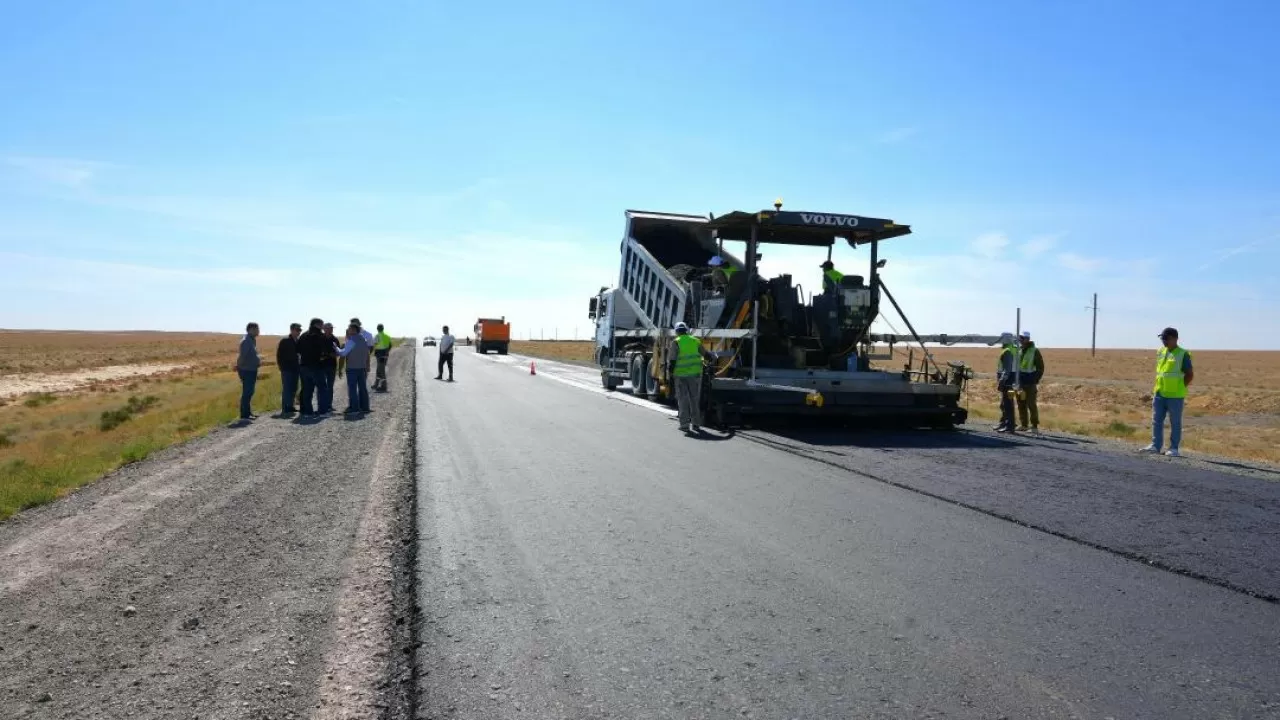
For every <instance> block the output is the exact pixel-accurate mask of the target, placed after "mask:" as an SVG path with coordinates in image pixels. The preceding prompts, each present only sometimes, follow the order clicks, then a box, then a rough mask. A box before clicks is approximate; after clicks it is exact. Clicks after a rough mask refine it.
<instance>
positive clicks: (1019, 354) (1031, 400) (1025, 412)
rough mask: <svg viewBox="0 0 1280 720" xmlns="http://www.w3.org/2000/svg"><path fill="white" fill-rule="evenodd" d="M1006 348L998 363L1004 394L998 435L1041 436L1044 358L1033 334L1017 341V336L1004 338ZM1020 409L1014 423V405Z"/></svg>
mask: <svg viewBox="0 0 1280 720" xmlns="http://www.w3.org/2000/svg"><path fill="white" fill-rule="evenodd" d="M1000 342H1001V344H1002V345H1003V346H1004V347H1003V348H1001V350H1000V358H999V359H998V360H997V361H996V389H997V390H998V391H999V392H1000V423H999V424H998V425H996V427H995V431H996V432H1007V433H1011V432H1017V431H1019V430H1021V431H1023V432H1027V431H1030V432H1033V433H1037V432H1040V407H1039V405H1038V404H1037V403H1036V395H1037V390H1038V388H1039V386H1040V378H1042V377H1044V356H1043V355H1041V354H1040V350H1039V349H1038V348H1037V347H1036V344H1035V343H1034V342H1032V341H1031V333H1030V332H1029V331H1027V330H1023V331H1022V333H1021V334H1020V335H1019V336H1018V338H1017V339H1016V340H1015V339H1014V337H1013V333H1004V334H1003V335H1001V336H1000ZM1015 402H1016V404H1017V407H1018V417H1017V422H1016V423H1015V422H1014V416H1013V410H1014V404H1015Z"/></svg>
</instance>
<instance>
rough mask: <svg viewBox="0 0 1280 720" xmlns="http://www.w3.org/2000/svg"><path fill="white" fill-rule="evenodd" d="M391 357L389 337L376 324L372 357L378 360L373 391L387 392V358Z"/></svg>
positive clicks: (380, 326)
mask: <svg viewBox="0 0 1280 720" xmlns="http://www.w3.org/2000/svg"><path fill="white" fill-rule="evenodd" d="M390 355H391V336H390V335H388V334H387V333H386V332H384V331H383V328H382V323H378V334H377V335H376V336H375V337H374V339H373V356H374V357H375V358H377V360H378V371H377V374H376V375H375V376H374V379H373V389H374V390H381V391H383V392H386V390H387V358H388V357H389V356H390Z"/></svg>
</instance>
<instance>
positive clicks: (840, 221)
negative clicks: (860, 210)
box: [800, 213, 858, 227]
mask: <svg viewBox="0 0 1280 720" xmlns="http://www.w3.org/2000/svg"><path fill="white" fill-rule="evenodd" d="M800 220H801V222H803V223H804V224H805V225H834V226H835V227H857V226H858V218H856V217H852V216H849V215H815V214H813V213H800Z"/></svg>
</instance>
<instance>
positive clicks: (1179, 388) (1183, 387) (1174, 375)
mask: <svg viewBox="0 0 1280 720" xmlns="http://www.w3.org/2000/svg"><path fill="white" fill-rule="evenodd" d="M1190 355H1191V353H1189V352H1187V351H1186V350H1183V349H1182V348H1180V347H1175V348H1174V349H1172V350H1170V349H1169V348H1160V352H1158V353H1156V386H1155V389H1154V390H1152V392H1156V393H1160V397H1163V398H1170V399H1176V398H1185V397H1186V396H1187V378H1186V376H1185V374H1184V373H1183V372H1182V362H1183V359H1184V358H1186V357H1190Z"/></svg>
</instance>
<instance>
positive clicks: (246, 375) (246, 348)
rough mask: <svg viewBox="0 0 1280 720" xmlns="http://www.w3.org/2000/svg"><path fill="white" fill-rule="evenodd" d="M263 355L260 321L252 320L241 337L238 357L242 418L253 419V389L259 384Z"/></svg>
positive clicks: (237, 369) (237, 368) (237, 366)
mask: <svg viewBox="0 0 1280 720" xmlns="http://www.w3.org/2000/svg"><path fill="white" fill-rule="evenodd" d="M260 367H262V356H260V355H258V323H254V322H251V323H249V324H248V325H247V326H245V329H244V337H243V338H241V339H240V355H239V356H238V357H237V358H236V372H237V373H239V375H240V419H241V420H252V419H254V418H256V417H257V415H254V414H253V412H252V404H253V391H254V388H256V387H257V385H258V368H260Z"/></svg>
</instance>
